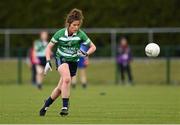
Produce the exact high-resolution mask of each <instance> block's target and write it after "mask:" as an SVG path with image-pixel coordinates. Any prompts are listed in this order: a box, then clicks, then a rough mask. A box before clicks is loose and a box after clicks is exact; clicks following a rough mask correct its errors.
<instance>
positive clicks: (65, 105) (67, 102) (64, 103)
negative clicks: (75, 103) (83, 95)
mask: <svg viewBox="0 0 180 125" xmlns="http://www.w3.org/2000/svg"><path fill="white" fill-rule="evenodd" d="M62 101H63V107H67V108H68V104H69V98H62Z"/></svg>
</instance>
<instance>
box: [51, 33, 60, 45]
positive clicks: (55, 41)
mask: <svg viewBox="0 0 180 125" xmlns="http://www.w3.org/2000/svg"><path fill="white" fill-rule="evenodd" d="M58 39H59V31H57V32H56V33H55V34H54V35H53V37H52V38H51V41H50V42H52V43H54V44H56V43H57V42H58Z"/></svg>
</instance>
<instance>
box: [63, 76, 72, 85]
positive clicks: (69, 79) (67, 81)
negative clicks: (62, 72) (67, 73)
mask: <svg viewBox="0 0 180 125" xmlns="http://www.w3.org/2000/svg"><path fill="white" fill-rule="evenodd" d="M70 82H71V77H65V78H63V83H66V84H70Z"/></svg>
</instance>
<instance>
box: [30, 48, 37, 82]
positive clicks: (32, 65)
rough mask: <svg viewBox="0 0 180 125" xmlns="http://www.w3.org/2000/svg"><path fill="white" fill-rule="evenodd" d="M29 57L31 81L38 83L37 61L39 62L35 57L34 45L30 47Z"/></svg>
mask: <svg viewBox="0 0 180 125" xmlns="http://www.w3.org/2000/svg"><path fill="white" fill-rule="evenodd" d="M28 58H29V67H30V68H31V82H32V84H34V85H36V83H37V81H36V63H37V59H36V57H35V53H34V48H33V47H31V48H30V49H29V53H28Z"/></svg>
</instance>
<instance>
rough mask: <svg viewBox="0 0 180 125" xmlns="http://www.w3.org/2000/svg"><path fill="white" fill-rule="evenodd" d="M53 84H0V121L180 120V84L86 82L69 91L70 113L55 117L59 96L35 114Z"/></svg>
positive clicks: (108, 121) (59, 106)
mask: <svg viewBox="0 0 180 125" xmlns="http://www.w3.org/2000/svg"><path fill="white" fill-rule="evenodd" d="M53 88H54V85H45V86H44V89H43V90H42V91H38V90H37V89H36V88H35V87H33V86H31V85H27V84H26V85H8V86H7V85H1V86H0V123H18V124H20V123H49V124H50V123H56V124H62V123H64V124H67V123H88V124H89V123H101V124H105V123H110V124H113V123H169V124H170V123H180V92H179V91H180V87H172V86H133V87H130V86H120V85H89V87H88V88H87V89H86V90H83V89H82V88H81V87H80V86H78V87H77V88H76V89H75V90H72V91H71V98H70V114H69V116H67V117H61V116H59V111H60V108H61V99H60V98H58V99H57V100H56V101H55V102H54V104H53V105H52V106H51V107H50V108H49V110H48V112H47V115H46V116H45V117H40V116H39V109H40V108H41V106H42V104H43V100H44V99H45V98H47V97H48V96H49V94H50V93H51V91H52V89H53Z"/></svg>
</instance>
